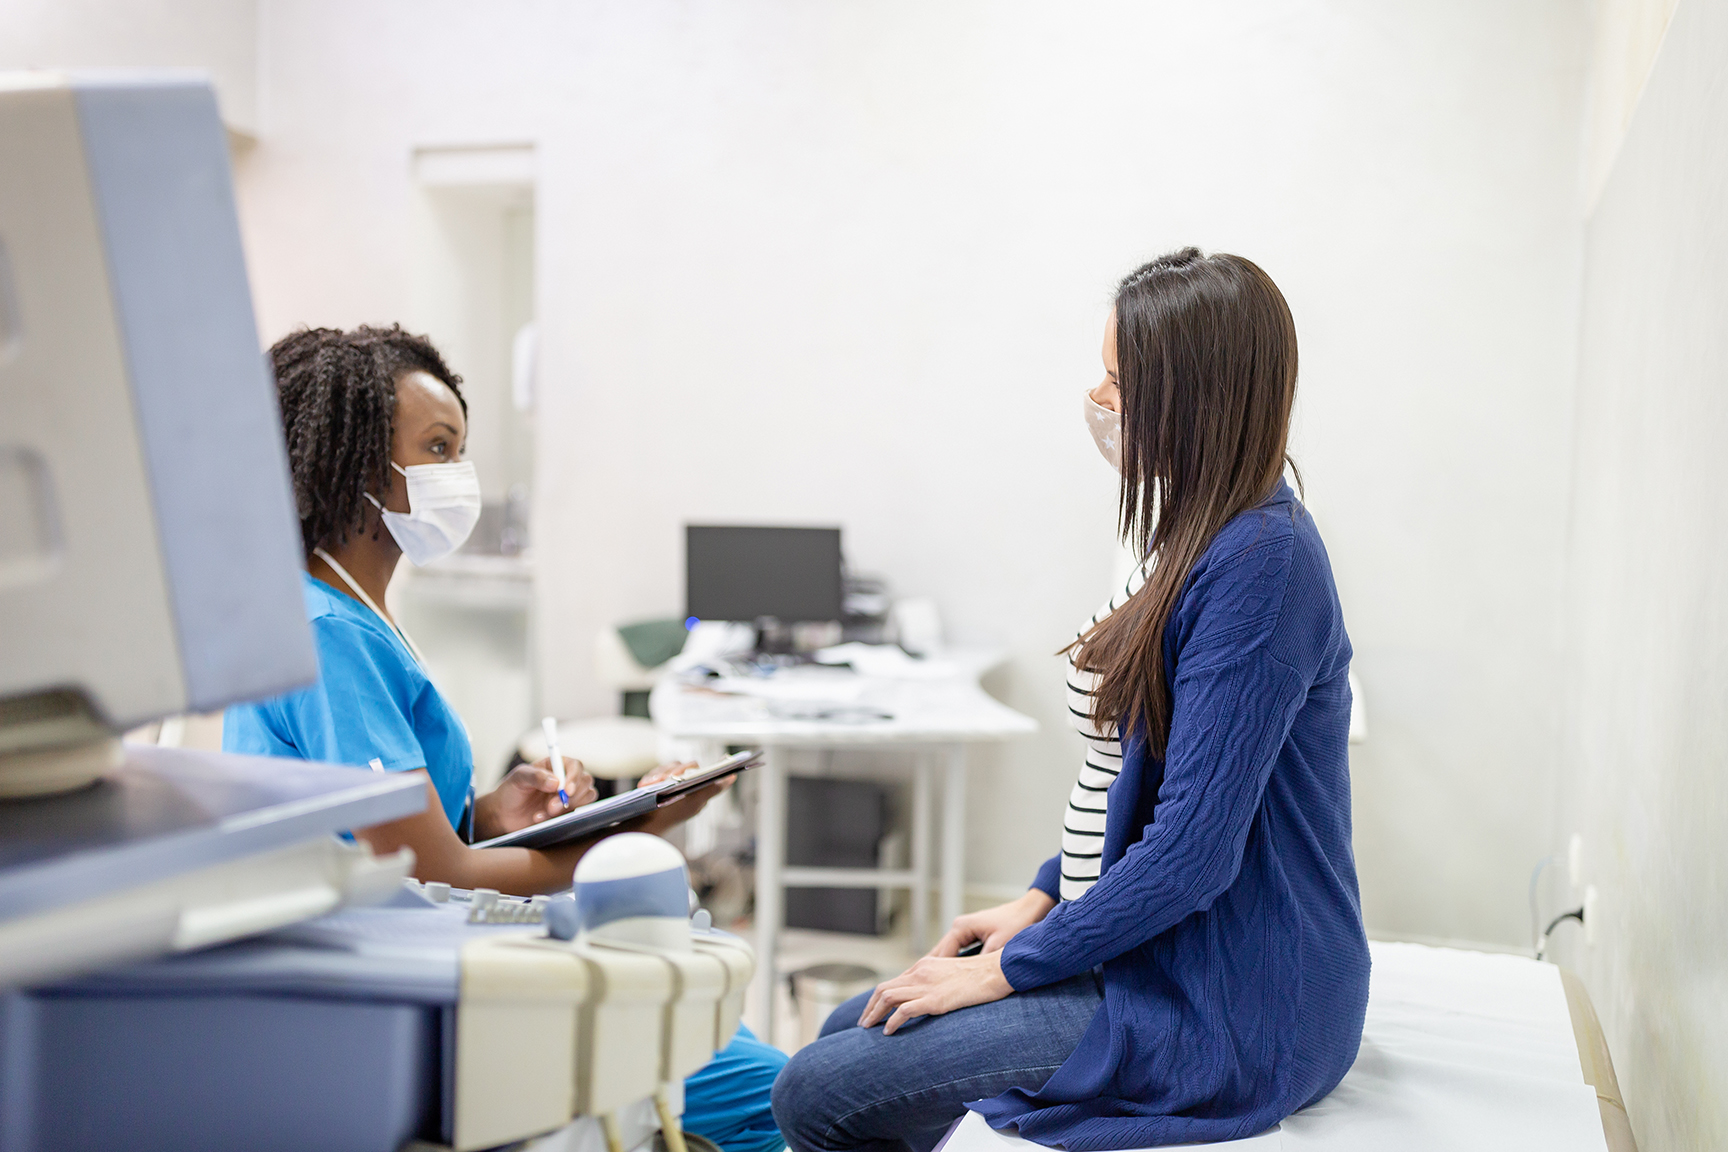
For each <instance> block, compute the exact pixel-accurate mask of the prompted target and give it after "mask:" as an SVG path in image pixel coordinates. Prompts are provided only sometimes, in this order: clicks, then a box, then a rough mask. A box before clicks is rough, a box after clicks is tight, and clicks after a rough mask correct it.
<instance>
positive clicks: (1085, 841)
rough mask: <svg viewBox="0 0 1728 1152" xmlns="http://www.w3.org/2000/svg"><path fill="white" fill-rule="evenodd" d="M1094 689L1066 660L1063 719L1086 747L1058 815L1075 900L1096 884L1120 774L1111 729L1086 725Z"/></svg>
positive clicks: (1129, 590)
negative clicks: (1065, 713) (1065, 804)
mask: <svg viewBox="0 0 1728 1152" xmlns="http://www.w3.org/2000/svg"><path fill="white" fill-rule="evenodd" d="M1146 573H1147V569H1146V568H1145V567H1141V568H1138V569H1136V570H1135V571H1134V573H1133V574H1132V575H1130V576H1129V577H1128V582H1127V583H1126V584H1124V585H1123V586H1122V588H1121V589H1120V590H1119V591H1118V592H1117V593H1116V594H1115V595H1114V596H1112V597H1110V601H1109V603H1107V604H1105V605H1104V606H1103V607H1102V608H1100V609H1098V611H1097V612H1096V613H1094V614H1093V616H1092V618H1091V619H1090V620H1088V621H1086V623H1085V625H1084V626H1083V627H1082V628H1081V629H1080V634H1081V635H1084V634H1085V632H1086V630H1087V629H1088V628H1091V627H1092V626H1093V625H1094V624H1097V623H1098V621H1100V620H1102V619H1104V617H1106V616H1108V615H1110V613H1112V612H1114V611H1116V609H1118V608H1120V607H1121V606H1122V605H1123V604H1124V603H1126V602H1127V600H1128V597H1130V596H1132V595H1134V593H1136V592H1138V591H1139V590H1140V586H1141V585H1142V584H1144V583H1146ZM1097 686H1098V675H1097V673H1095V672H1088V671H1086V670H1084V669H1082V668H1080V667H1078V666H1077V665H1075V663H1074V657H1073V655H1072V654H1070V655H1069V657H1068V714H1069V716H1068V718H1069V720H1070V721H1072V722H1073V724H1074V728H1075V730H1076V731H1078V732H1079V733H1080V736H1081V739H1083V740H1084V741H1085V742H1086V757H1085V760H1084V762H1083V763H1082V764H1081V766H1080V778H1079V779H1078V780H1076V781H1075V782H1074V790H1073V791H1072V792H1070V793H1069V794H1068V807H1067V809H1066V810H1064V812H1063V814H1062V885H1061V890H1062V899H1064V900H1078V899H1079V898H1080V897H1082V896H1084V895H1085V894H1086V890H1087V889H1089V888H1091V887H1092V885H1093V884H1095V883H1097V882H1098V865H1099V862H1100V860H1101V859H1102V857H1103V853H1104V813H1105V809H1106V807H1107V806H1108V804H1109V792H1108V789H1109V787H1110V784H1111V782H1112V781H1113V780H1115V779H1116V776H1117V774H1118V773H1120V772H1121V771H1122V744H1121V741H1119V740H1118V739H1117V736H1116V728H1115V726H1114V725H1112V726H1110V727H1109V728H1108V729H1106V730H1104V731H1100V730H1099V729H1098V728H1097V727H1096V726H1094V725H1093V723H1092V692H1093V690H1094V689H1095V688H1096V687H1097Z"/></svg>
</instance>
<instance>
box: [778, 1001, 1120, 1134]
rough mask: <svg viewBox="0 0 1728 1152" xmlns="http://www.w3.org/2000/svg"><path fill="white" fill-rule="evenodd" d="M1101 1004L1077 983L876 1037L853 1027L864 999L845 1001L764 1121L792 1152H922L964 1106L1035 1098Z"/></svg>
mask: <svg viewBox="0 0 1728 1152" xmlns="http://www.w3.org/2000/svg"><path fill="white" fill-rule="evenodd" d="M1101 999H1102V997H1101V995H1100V992H1099V988H1098V982H1097V979H1096V978H1095V977H1094V976H1093V975H1092V974H1091V973H1090V972H1088V973H1085V974H1083V975H1080V976H1076V977H1074V978H1073V979H1070V980H1064V981H1062V982H1061V983H1059V984H1050V985H1047V986H1045V987H1043V988H1033V989H1031V990H1029V991H1026V992H1016V993H1013V994H1012V995H1010V996H1007V997H1004V998H1003V999H1001V1000H997V1001H995V1002H994V1003H991V1004H978V1005H974V1006H973V1007H971V1008H962V1009H960V1010H959V1011H957V1012H950V1013H948V1014H947V1015H945V1016H926V1017H923V1018H921V1019H918V1020H915V1021H913V1022H912V1023H910V1024H907V1025H906V1026H904V1027H903V1028H901V1029H900V1030H899V1031H898V1032H896V1033H894V1035H892V1036H884V1035H882V1026H881V1025H880V1024H878V1025H877V1026H876V1027H874V1028H860V1027H858V1017H859V1016H860V1015H862V1014H863V1012H864V1005H865V1004H866V1003H868V1002H869V1000H870V994H869V993H867V992H866V993H863V994H861V995H858V996H854V997H853V998H852V999H850V1000H848V1001H847V1002H846V1003H844V1004H842V1005H841V1006H840V1007H839V1008H837V1009H835V1011H834V1014H833V1015H832V1016H830V1017H828V1022H827V1023H826V1024H824V1025H823V1026H822V1034H821V1036H820V1037H818V1039H817V1040H816V1042H815V1043H813V1044H810V1045H807V1046H806V1047H804V1048H802V1049H800V1050H799V1051H798V1053H797V1054H796V1055H795V1056H793V1057H792V1060H791V1062H790V1063H788V1064H787V1065H786V1067H785V1068H784V1069H782V1070H781V1073H780V1078H779V1079H778V1080H776V1081H775V1082H774V1119H775V1121H776V1122H777V1123H778V1124H779V1126H780V1131H781V1133H782V1134H783V1135H784V1136H785V1137H786V1143H787V1144H788V1145H789V1146H790V1147H791V1148H792V1149H793V1152H837V1150H839V1149H853V1148H863V1149H870V1150H871V1152H906V1150H907V1149H912V1150H913V1152H929V1149H931V1148H933V1147H935V1145H936V1142H937V1141H938V1140H940V1139H941V1138H942V1133H943V1132H944V1131H946V1130H947V1128H948V1126H949V1125H950V1124H952V1123H953V1122H954V1121H955V1120H957V1119H959V1118H960V1116H961V1114H962V1113H963V1112H964V1111H965V1103H966V1101H968V1100H984V1099H988V1098H989V1097H991V1096H995V1095H997V1094H999V1093H1002V1092H1006V1091H1007V1090H1008V1089H1010V1088H1025V1089H1027V1090H1029V1091H1035V1090H1037V1089H1038V1088H1041V1087H1043V1085H1044V1082H1045V1081H1046V1080H1048V1079H1049V1078H1050V1076H1051V1074H1052V1073H1054V1072H1055V1071H1056V1069H1057V1068H1059V1067H1061V1066H1062V1063H1063V1061H1065V1060H1067V1059H1068V1054H1069V1053H1070V1052H1072V1051H1074V1047H1075V1045H1077V1044H1078V1043H1079V1042H1080V1037H1081V1036H1082V1035H1083V1034H1084V1033H1085V1031H1086V1026H1087V1025H1088V1024H1090V1023H1091V1022H1092V1015H1093V1013H1095V1012H1096V1011H1097V1010H1098V1005H1099V1003H1100V1001H1101Z"/></svg>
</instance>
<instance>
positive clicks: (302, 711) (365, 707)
mask: <svg viewBox="0 0 1728 1152" xmlns="http://www.w3.org/2000/svg"><path fill="white" fill-rule="evenodd" d="M304 579H305V593H306V618H307V619H308V620H310V621H311V623H312V635H313V637H314V639H315V640H316V641H317V644H318V682H317V683H315V684H313V685H312V686H311V687H308V688H302V689H300V690H299V691H298V692H290V693H288V694H287V695H284V696H278V697H276V698H275V699H273V700H264V701H260V702H258V703H255V704H236V705H234V706H233V707H231V708H229V709H228V711H227V712H226V713H225V714H224V716H223V720H222V750H223V751H225V752H238V753H243V754H245V755H248V756H286V757H289V758H291V759H295V760H322V761H325V762H326V763H330V764H352V765H354V766H356V767H359V768H365V767H366V766H367V765H368V764H369V763H370V762H371V761H372V760H374V759H377V760H381V761H383V762H384V767H385V769H386V770H388V771H391V772H409V771H412V770H414V769H416V768H424V769H426V771H427V773H428V775H430V776H431V777H432V784H433V786H434V787H435V788H437V789H438V799H439V800H440V801H441V802H442V804H443V808H444V814H445V815H446V816H448V817H449V818H450V824H451V826H452V827H459V826H460V822H461V819H462V810H463V808H464V807H465V806H466V804H467V802H468V792H469V788H470V786H471V785H472V784H473V782H474V751H473V749H472V748H471V747H470V746H469V744H468V731H467V729H466V728H464V727H463V726H462V719H461V717H459V716H457V715H456V713H455V711H454V710H453V709H451V707H450V705H449V703H448V702H447V701H446V700H445V699H444V696H443V694H442V693H440V692H439V691H438V689H437V687H436V686H435V685H434V684H433V683H432V681H431V680H429V679H428V678H427V676H426V671H425V669H423V668H421V667H420V663H419V661H417V660H415V659H414V654H413V653H411V652H409V651H408V648H407V646H406V645H404V644H403V643H402V641H401V639H400V638H399V637H398V636H397V635H396V633H395V632H393V631H391V629H390V626H389V625H388V624H386V623H384V621H383V620H381V619H379V618H378V616H377V614H376V613H374V612H373V611H372V609H370V608H368V607H366V605H364V604H362V603H360V602H359V601H358V600H355V599H353V598H352V597H350V596H346V595H344V594H343V593H341V592H338V591H337V590H336V589H334V588H332V587H331V586H330V585H328V584H326V583H324V582H323V581H322V580H318V579H315V578H314V577H312V576H309V575H307V576H305V577H304Z"/></svg>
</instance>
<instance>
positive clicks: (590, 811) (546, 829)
mask: <svg viewBox="0 0 1728 1152" xmlns="http://www.w3.org/2000/svg"><path fill="white" fill-rule="evenodd" d="M761 761H762V754H761V753H760V752H756V751H747V752H739V753H736V754H734V755H731V756H728V757H726V758H725V759H724V760H720V761H718V762H716V763H714V764H710V765H709V766H708V767H706V768H695V769H692V770H690V771H689V772H688V773H686V774H685V775H683V776H674V777H673V778H672V779H670V780H662V781H661V782H660V783H658V784H653V785H650V786H649V787H647V788H633V789H631V790H630V791H628V792H623V793H620V794H619V795H617V796H608V797H607V798H606V799H604V800H596V801H594V802H593V803H592V804H584V805H582V807H580V808H576V809H573V810H571V811H569V812H566V813H564V815H562V816H554V817H552V819H550V820H542V821H541V822H540V823H538V824H530V825H528V827H526V828H518V829H517V830H516V831H514V832H506V833H504V835H502V836H494V837H492V839H490V840H482V841H480V842H479V843H477V844H475V845H474V847H476V848H552V847H556V846H557V845H559V844H568V843H569V842H570V841H572V840H581V839H583V838H584V837H587V836H592V835H594V834H595V833H597V832H603V831H605V830H606V829H608V828H614V827H617V826H618V825H619V824H623V823H625V822H626V821H629V820H634V819H636V817H638V816H646V815H647V814H648V813H650V812H652V811H654V809H656V808H658V807H659V806H660V805H662V804H670V803H671V802H672V801H674V800H676V799H678V798H679V797H680V796H683V795H684V794H685V793H687V792H691V791H693V790H695V789H697V788H700V787H702V786H703V785H705V784H711V783H713V782H714V781H715V780H719V779H722V778H724V777H726V776H731V775H734V774H736V773H738V772H742V771H744V770H745V769H746V768H754V767H756V765H757V764H759V763H761Z"/></svg>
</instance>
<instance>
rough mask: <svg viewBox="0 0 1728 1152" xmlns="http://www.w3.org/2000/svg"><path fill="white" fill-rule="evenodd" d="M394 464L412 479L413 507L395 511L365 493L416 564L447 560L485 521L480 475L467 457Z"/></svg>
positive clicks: (391, 462)
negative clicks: (451, 461)
mask: <svg viewBox="0 0 1728 1152" xmlns="http://www.w3.org/2000/svg"><path fill="white" fill-rule="evenodd" d="M390 467H392V468H394V469H396V471H398V472H400V473H402V475H403V476H405V477H406V478H407V480H408V511H406V512H392V511H391V510H390V509H388V508H386V507H384V505H382V504H380V503H378V499H377V497H375V496H373V495H372V493H370V492H368V493H366V499H368V500H370V501H372V505H373V507H375V508H377V509H378V511H379V512H381V513H382V514H383V516H384V526H385V527H386V528H388V529H390V535H391V536H393V537H395V539H396V543H397V545H398V546H399V547H400V548H401V549H402V553H403V555H405V556H407V557H408V559H409V561H410V562H412V563H414V564H416V565H421V564H430V563H432V562H433V561H434V560H442V559H443V558H444V557H446V556H448V555H450V553H452V552H454V551H456V549H458V548H460V547H462V545H463V543H464V542H466V541H467V539H468V536H469V534H470V533H472V532H473V531H474V525H475V524H477V523H478V522H479V520H480V474H479V473H478V472H476V471H475V470H474V465H473V464H471V463H469V462H468V461H466V460H464V461H462V462H461V463H459V464H414V465H411V466H410V467H407V468H404V467H402V466H401V465H400V464H398V463H396V461H394V460H392V461H390Z"/></svg>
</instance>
